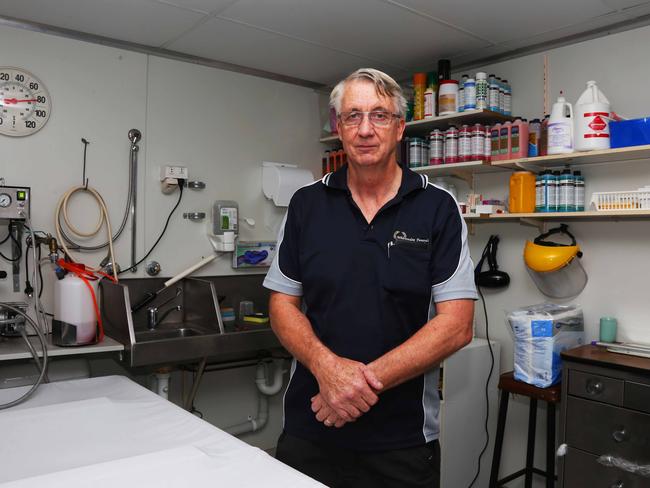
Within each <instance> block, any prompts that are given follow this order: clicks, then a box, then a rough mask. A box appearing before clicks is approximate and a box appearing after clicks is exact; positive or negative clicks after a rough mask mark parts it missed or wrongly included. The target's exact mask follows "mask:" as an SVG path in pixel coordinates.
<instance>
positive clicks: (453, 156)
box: [445, 125, 458, 164]
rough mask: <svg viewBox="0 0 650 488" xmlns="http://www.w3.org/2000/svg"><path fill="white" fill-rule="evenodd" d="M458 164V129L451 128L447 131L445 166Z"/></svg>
mask: <svg viewBox="0 0 650 488" xmlns="http://www.w3.org/2000/svg"><path fill="white" fill-rule="evenodd" d="M457 162H458V129H456V127H455V126H453V125H452V126H450V127H449V128H448V129H447V130H446V131H445V164H453V163H457Z"/></svg>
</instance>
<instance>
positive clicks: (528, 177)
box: [509, 171, 535, 213]
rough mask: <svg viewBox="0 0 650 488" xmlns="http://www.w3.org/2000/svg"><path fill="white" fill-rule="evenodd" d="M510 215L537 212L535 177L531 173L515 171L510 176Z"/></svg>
mask: <svg viewBox="0 0 650 488" xmlns="http://www.w3.org/2000/svg"><path fill="white" fill-rule="evenodd" d="M509 203H510V213H529V212H534V211H535V175H534V174H533V173H531V172H530V171H515V172H514V173H512V175H511V176H510V202H509Z"/></svg>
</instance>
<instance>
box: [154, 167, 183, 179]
mask: <svg viewBox="0 0 650 488" xmlns="http://www.w3.org/2000/svg"><path fill="white" fill-rule="evenodd" d="M188 176H189V171H188V170H187V166H163V167H161V168H160V181H164V180H166V179H167V178H176V179H181V180H187V178H188Z"/></svg>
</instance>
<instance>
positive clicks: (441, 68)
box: [438, 59, 451, 85]
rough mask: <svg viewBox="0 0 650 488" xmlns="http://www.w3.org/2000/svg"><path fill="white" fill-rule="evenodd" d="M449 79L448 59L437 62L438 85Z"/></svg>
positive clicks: (449, 67) (449, 62) (449, 63)
mask: <svg viewBox="0 0 650 488" xmlns="http://www.w3.org/2000/svg"><path fill="white" fill-rule="evenodd" d="M449 78H451V61H449V60H448V59H439V60H438V85H440V82H441V81H442V80H448V79H449Z"/></svg>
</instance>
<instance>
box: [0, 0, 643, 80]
mask: <svg viewBox="0 0 650 488" xmlns="http://www.w3.org/2000/svg"><path fill="white" fill-rule="evenodd" d="M0 16H2V17H4V20H5V22H3V23H4V24H5V25H15V26H19V27H24V28H32V29H34V30H39V31H44V32H53V33H58V34H62V35H66V36H72V37H75V36H77V37H80V38H83V39H86V40H89V41H92V42H102V43H103V44H106V43H108V44H111V42H112V41H115V44H116V45H118V46H122V47H129V46H130V47H133V48H135V49H137V50H145V51H147V50H149V52H154V53H156V52H157V53H159V54H161V55H175V56H178V55H179V54H180V55H189V56H192V57H194V61H195V62H205V64H210V61H215V62H216V65H219V64H218V63H221V67H225V68H226V69H235V70H239V69H238V67H242V68H243V69H242V71H244V72H249V73H253V74H258V75H261V76H268V77H274V75H280V76H279V77H278V78H280V79H285V80H286V81H291V82H296V83H299V84H305V85H307V86H317V85H331V84H333V83H335V82H336V81H338V80H339V79H340V78H341V77H343V76H344V75H346V74H347V73H349V72H351V71H353V70H355V69H357V68H359V67H368V66H370V67H375V68H379V69H382V70H384V71H386V72H388V73H390V74H392V75H393V76H394V77H395V78H397V79H405V78H408V77H409V76H410V74H411V73H413V72H414V71H419V70H427V69H432V68H435V66H436V61H437V59H439V58H449V59H451V60H452V67H453V66H460V65H464V66H467V65H471V64H472V63H476V62H478V61H485V60H491V59H496V58H497V57H512V56H515V55H521V54H524V53H527V52H532V51H534V50H538V49H540V48H541V47H548V46H551V45H558V44H561V43H567V42H575V41H577V40H580V39H584V38H590V37H596V36H598V35H604V34H605V33H607V32H609V31H612V30H625V29H628V28H631V27H636V26H638V25H646V24H650V1H642V0H535V1H533V0H483V1H480V0H436V1H433V0H19V1H17V0H0ZM0 20H1V19H0ZM213 64H214V63H213Z"/></svg>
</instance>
